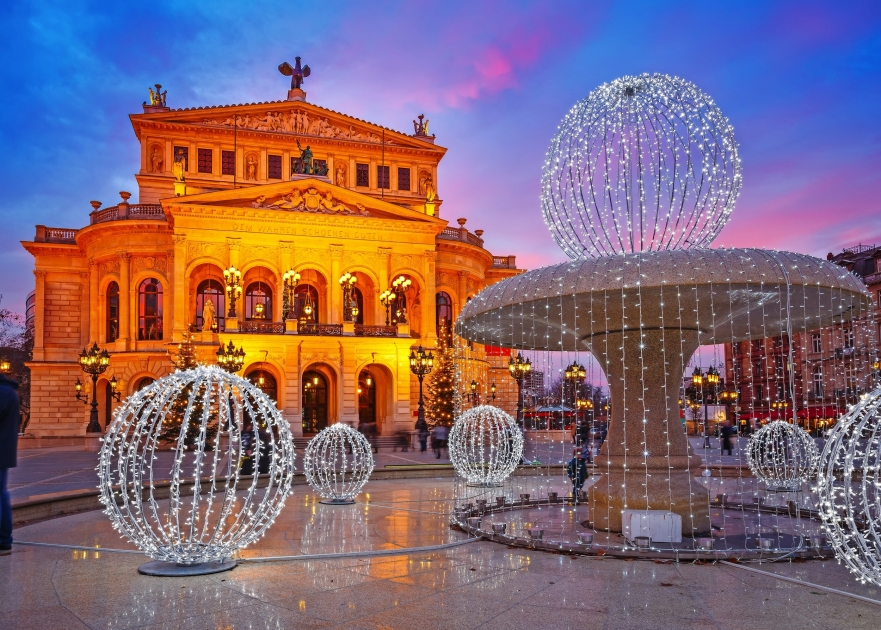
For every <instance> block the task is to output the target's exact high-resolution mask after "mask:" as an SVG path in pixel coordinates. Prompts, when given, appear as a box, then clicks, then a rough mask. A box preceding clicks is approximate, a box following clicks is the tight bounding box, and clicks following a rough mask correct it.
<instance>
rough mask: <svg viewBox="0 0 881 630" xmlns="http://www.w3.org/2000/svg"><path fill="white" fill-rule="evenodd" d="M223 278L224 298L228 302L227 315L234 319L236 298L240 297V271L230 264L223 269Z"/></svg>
mask: <svg viewBox="0 0 881 630" xmlns="http://www.w3.org/2000/svg"><path fill="white" fill-rule="evenodd" d="M223 280H224V282H225V283H226V299H227V302H228V303H229V310H228V312H227V314H226V316H227V317H230V318H232V319H235V318H236V317H238V315H236V300H238V299H239V298H240V297H242V272H241V271H239V270H238V269H236V268H235V267H233V266H232V265H230V268H229V269H224V271H223Z"/></svg>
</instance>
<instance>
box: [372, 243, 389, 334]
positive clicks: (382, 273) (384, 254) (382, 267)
mask: <svg viewBox="0 0 881 630" xmlns="http://www.w3.org/2000/svg"><path fill="white" fill-rule="evenodd" d="M391 257H392V249H391V247H380V248H379V269H377V270H376V271H377V275H378V276H379V287H378V288H379V293H377V294H376V321H377V322H381V323H382V325H383V326H385V307H384V306H383V305H382V302H380V301H379V294H380V293H383V292H384V291H385V290H386V289H388V288H389V287H390V286H391V283H390V282H389V272H390V269H389V264H390V263H391Z"/></svg>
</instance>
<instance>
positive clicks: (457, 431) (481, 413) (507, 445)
mask: <svg viewBox="0 0 881 630" xmlns="http://www.w3.org/2000/svg"><path fill="white" fill-rule="evenodd" d="M449 452H450V461H451V462H452V464H453V468H454V469H455V470H456V473H457V474H458V475H459V476H461V477H464V478H465V480H466V482H467V483H468V485H472V486H497V485H500V484H501V483H502V482H503V481H504V480H505V479H507V478H508V476H509V475H510V474H511V473H512V472H514V469H515V468H516V467H517V464H518V463H520V459H521V457H522V456H523V433H522V432H521V431H520V427H519V426H518V425H517V421H516V420H515V419H514V418H513V417H511V416H510V415H509V414H507V413H505V412H504V411H502V410H501V409H499V408H498V407H493V406H492V405H478V406H476V407H472V408H471V409H468V410H467V411H465V412H464V413H462V415H461V416H459V418H458V419H457V420H456V422H455V423H453V428H452V429H451V430H450V435H449Z"/></svg>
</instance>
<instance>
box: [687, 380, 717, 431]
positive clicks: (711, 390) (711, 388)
mask: <svg viewBox="0 0 881 630" xmlns="http://www.w3.org/2000/svg"><path fill="white" fill-rule="evenodd" d="M691 382H692V385H694V390H695V401H700V404H702V405H703V406H704V448H710V417H709V404H710V399H711V398H715V395H716V392H717V391H718V388H719V382H720V378H719V371H718V370H717V369H716V368H715V367H713V366H712V365H711V366H710V367H709V368H708V369H707V373H706V374H704V373H703V372H702V371H701V369H700V367H695V368H694V372H692V374H691Z"/></svg>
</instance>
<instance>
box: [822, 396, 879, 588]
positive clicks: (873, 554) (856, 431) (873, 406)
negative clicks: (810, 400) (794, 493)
mask: <svg viewBox="0 0 881 630" xmlns="http://www.w3.org/2000/svg"><path fill="white" fill-rule="evenodd" d="M817 494H818V495H819V501H820V517H821V518H822V519H823V523H824V526H825V529H826V532H827V535H828V538H829V541H830V543H831V544H832V548H833V549H834V550H835V555H836V557H838V559H839V560H841V561H843V562H844V563H845V564H846V565H847V568H848V569H849V570H850V571H852V572H853V573H854V574H855V575H856V576H857V578H859V580H860V581H861V582H863V583H866V582H871V583H873V584H876V585H878V586H881V387H877V388H876V389H874V390H872V392H870V393H869V394H868V395H867V396H866V397H865V398H864V399H863V400H861V401H860V402H859V403H858V404H856V405H854V406H853V407H852V408H851V409H850V410H849V411H848V412H847V413H846V414H844V415H843V416H842V417H841V419H840V420H839V421H838V424H837V425H836V426H835V427H834V428H833V429H832V431H831V432H830V434H829V437H828V439H827V441H826V448H825V449H823V456H822V458H821V463H820V469H819V472H818V475H817Z"/></svg>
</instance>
